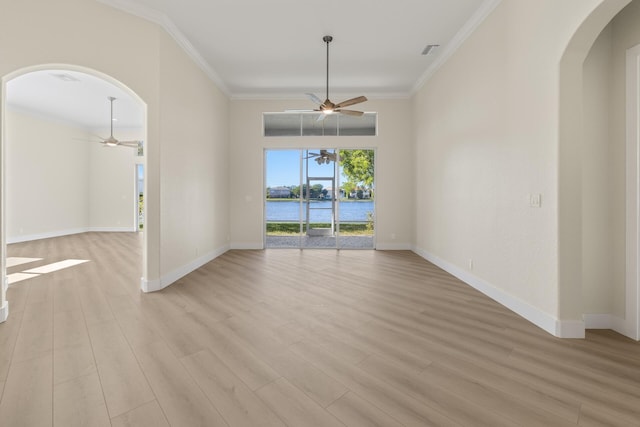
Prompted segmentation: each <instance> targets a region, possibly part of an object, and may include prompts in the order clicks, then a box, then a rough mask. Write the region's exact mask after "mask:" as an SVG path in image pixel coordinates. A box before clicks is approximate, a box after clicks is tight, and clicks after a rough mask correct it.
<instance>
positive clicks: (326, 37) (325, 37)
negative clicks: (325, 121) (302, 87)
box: [322, 36, 333, 99]
mask: <svg viewBox="0 0 640 427" xmlns="http://www.w3.org/2000/svg"><path fill="white" fill-rule="evenodd" d="M322 40H323V41H324V42H325V43H326V44H327V97H326V98H325V99H329V43H331V41H332V40H333V37H331V36H324V37H323V38H322Z"/></svg>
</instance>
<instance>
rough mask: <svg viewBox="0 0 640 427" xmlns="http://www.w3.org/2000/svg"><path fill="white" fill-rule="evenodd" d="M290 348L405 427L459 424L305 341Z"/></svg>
mask: <svg viewBox="0 0 640 427" xmlns="http://www.w3.org/2000/svg"><path fill="white" fill-rule="evenodd" d="M291 348H292V351H294V352H295V353H296V354H299V355H300V356H301V357H304V358H305V359H307V360H309V361H310V362H312V363H313V364H314V365H316V366H317V367H318V368H320V369H321V370H323V371H324V372H325V373H327V374H328V375H329V376H331V377H333V378H335V379H336V380H337V381H339V382H341V383H342V384H344V385H346V386H347V387H348V388H349V389H350V390H351V391H353V392H355V393H356V394H358V395H360V396H362V397H363V398H364V399H366V400H368V401H369V402H371V403H373V404H374V405H375V406H377V407H378V408H380V409H381V410H383V411H384V412H386V413H387V414H389V415H390V416H391V417H393V418H395V419H397V420H398V421H400V422H401V423H402V424H404V425H405V426H416V427H417V426H425V425H428V426H431V425H433V426H452V425H459V424H458V423H457V422H455V421H454V420H453V419H451V418H449V417H447V416H446V415H444V412H441V409H439V408H436V406H438V405H437V403H435V402H429V401H428V399H424V398H423V396H419V397H418V398H417V399H416V398H414V397H412V396H410V395H408V394H406V393H402V392H401V391H399V390H397V389H396V388H391V387H389V385H388V384H389V381H388V379H387V378H382V379H380V378H379V377H378V376H373V375H369V374H368V373H366V372H365V371H363V370H361V369H360V368H358V367H353V366H349V365H346V364H345V363H344V362H341V361H340V360H338V359H336V358H334V357H332V356H331V355H330V354H329V353H327V352H326V351H324V350H323V349H321V348H320V347H317V346H314V345H312V344H309V343H307V342H304V341H303V342H300V343H298V344H294V345H292V346H291ZM431 404H433V406H431ZM453 415H456V414H453ZM485 425H488V424H485ZM493 425H494V426H495V425H505V424H493Z"/></svg>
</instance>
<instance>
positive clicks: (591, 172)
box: [582, 0, 640, 327]
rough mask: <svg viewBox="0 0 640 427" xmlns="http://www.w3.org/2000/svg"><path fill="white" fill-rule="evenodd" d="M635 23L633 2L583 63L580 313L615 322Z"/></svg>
mask: <svg viewBox="0 0 640 427" xmlns="http://www.w3.org/2000/svg"><path fill="white" fill-rule="evenodd" d="M638 22H640V1H638V0H635V1H633V2H631V3H630V4H629V5H628V6H627V7H626V8H624V9H623V10H622V11H621V12H620V13H619V14H618V15H617V16H616V17H615V18H614V19H613V20H612V21H611V23H610V24H609V25H608V26H607V27H606V28H605V30H603V32H602V33H601V34H600V36H599V37H598V39H597V40H596V42H595V44H594V45H593V47H592V49H591V51H590V52H589V55H588V56H587V58H586V60H585V63H584V82H583V88H584V89H583V93H584V107H585V108H584V147H583V165H582V168H583V169H582V189H583V190H582V201H583V206H582V221H583V225H582V228H583V237H582V244H583V260H582V268H583V273H582V283H583V304H584V308H583V310H584V311H583V312H584V313H585V314H587V315H594V314H596V315H602V314H604V315H610V316H614V317H615V318H619V319H624V318H625V296H626V289H625V240H626V232H625V211H626V195H625V183H626V174H625V165H626V158H625V150H626V136H625V131H626V123H625V109H626V88H625V67H626V50H627V49H629V48H631V47H633V46H635V45H638V44H640V25H638ZM588 326H589V325H588ZM593 326H595V327H602V326H604V327H608V326H610V325H609V324H606V323H605V324H601V325H599V324H598V323H594V324H593Z"/></svg>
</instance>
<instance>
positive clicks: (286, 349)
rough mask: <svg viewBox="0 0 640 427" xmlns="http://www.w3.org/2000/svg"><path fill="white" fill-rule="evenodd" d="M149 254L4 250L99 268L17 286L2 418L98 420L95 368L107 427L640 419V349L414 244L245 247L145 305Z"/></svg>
mask: <svg viewBox="0 0 640 427" xmlns="http://www.w3.org/2000/svg"><path fill="white" fill-rule="evenodd" d="M141 243H142V236H141V234H138V233H81V234H78V235H73V236H63V237H60V238H52V239H43V240H37V241H32V242H24V243H18V244H12V245H9V246H8V255H9V256H15V257H27V258H41V260H40V261H38V262H37V263H31V264H29V265H28V267H29V268H32V267H37V266H43V265H47V264H51V263H54V262H57V261H62V260H65V259H88V260H90V262H86V263H83V264H80V265H77V266H74V267H70V268H65V269H63V270H60V271H57V272H54V273H46V274H41V275H39V276H37V277H35V278H32V279H29V280H24V281H21V282H16V283H15V284H12V285H10V286H9V290H8V292H7V296H8V300H9V304H10V317H9V320H8V321H7V322H4V323H2V324H0V389H2V388H3V386H2V384H3V383H4V389H3V390H2V391H1V392H0V423H2V425H4V424H6V423H5V421H6V420H9V421H10V422H11V424H9V425H11V426H12V427H13V425H17V426H20V425H36V426H37V425H40V424H42V425H48V426H50V425H52V423H53V422H54V419H53V415H54V414H58V415H60V414H62V412H60V411H54V402H57V401H63V400H64V399H63V400H60V399H62V396H65V395H66V396H67V398H66V399H67V400H69V399H71V400H73V396H74V393H80V392H81V391H83V390H84V392H83V394H86V395H84V396H79V397H78V398H77V399H75V400H76V403H77V406H78V407H77V408H75V409H74V411H77V414H79V415H77V416H76V418H77V419H83V418H82V417H86V416H89V414H92V413H100V407H101V406H100V404H99V399H97V398H96V399H93V398H92V396H97V391H98V388H97V387H98V386H97V383H96V381H95V378H96V374H97V377H98V378H99V380H100V381H99V383H98V384H99V390H100V392H101V393H102V395H103V396H104V397H103V400H104V403H105V404H106V408H107V411H108V414H109V416H110V417H111V423H112V425H113V426H123V425H125V426H126V425H154V426H155V425H160V426H162V425H198V424H203V425H207V424H209V425H216V424H219V425H242V424H245V425H247V424H249V425H252V424H253V425H260V422H262V421H264V423H265V424H267V425H269V424H273V425H280V423H279V421H282V422H283V423H285V424H286V423H287V421H288V422H289V423H292V422H293V423H300V424H297V425H305V424H306V425H308V424H311V421H310V420H313V421H314V422H317V423H324V422H326V423H329V424H335V423H339V424H338V425H340V424H345V425H356V426H358V425H377V424H380V425H392V426H395V425H397V424H400V425H403V426H405V427H407V426H428V425H437V426H441V425H474V426H475V425H492V426H496V425H497V426H499V425H527V426H528V425H540V424H546V425H554V426H555V425H565V424H567V425H575V424H576V423H577V424H580V425H587V426H592V425H613V426H616V425H620V426H626V425H638V423H637V420H638V419H640V409H639V408H640V385H639V384H640V343H638V342H636V341H632V340H629V339H627V338H624V337H621V336H620V335H618V334H616V333H614V332H612V331H605V330H601V331H587V334H586V338H585V339H584V340H561V339H558V338H555V337H552V336H550V335H548V334H547V333H546V332H544V331H542V330H541V329H539V328H537V327H535V326H533V325H531V324H530V323H528V322H527V321H526V320H524V319H523V318H521V317H519V316H517V315H516V314H515V313H513V312H511V311H509V310H507V309H505V308H504V307H502V306H501V305H500V304H498V303H496V302H495V301H493V300H490V299H488V298H487V297H485V296H484V295H482V294H481V293H480V292H478V291H477V290H475V289H473V288H471V287H469V286H467V285H466V284H464V283H462V282H461V281H460V280H459V279H456V278H454V277H452V276H450V275H449V274H448V273H446V272H445V271H443V270H441V269H439V268H437V267H435V266H434V265H432V264H430V263H428V262H426V261H425V260H424V259H422V258H421V257H419V256H418V255H416V254H415V253H412V252H410V251H311V250H304V251H300V250H288V249H283V250H266V251H261V250H255V251H235V250H233V251H228V252H227V253H225V254H223V255H221V256H220V257H218V258H216V259H215V260H213V261H212V262H209V263H207V264H205V265H204V266H202V267H201V268H199V269H198V270H196V271H194V272H192V273H191V274H188V275H187V276H185V277H183V278H181V279H180V280H179V281H178V282H176V283H174V284H173V285H171V286H169V287H167V288H165V289H164V290H162V291H160V292H155V293H151V294H144V293H141V292H140V290H139V283H140V277H141V275H142V268H141V263H140V259H139V258H136V257H139V256H140V254H141V253H142V250H141ZM123 253H126V254H127V256H126V257H123V256H122V254H123ZM24 269H26V267H25V268H22V269H21V268H20V267H19V266H16V267H12V268H11V269H10V271H9V272H10V273H20V272H22V271H23V270H24ZM83 381H84V382H85V383H83ZM72 385H74V386H73V387H72ZM64 387H67V389H66V391H64V393H63V392H62V390H65V388H64ZM257 390H259V391H258V392H257ZM265 393H266V394H265ZM56 399H58V400H56ZM56 405H58V404H56ZM58 407H61V406H58ZM216 407H218V409H220V412H218V411H217V409H216ZM102 408H103V409H102V411H104V407H102ZM245 409H246V410H247V411H248V412H244V410H245ZM96 411H97V412H96ZM259 414H263V416H261V415H259ZM274 414H275V415H274ZM4 416H7V417H8V418H6V419H5V418H2V417H4ZM68 416H71V415H70V413H69V415H68ZM316 418H317V420H316ZM100 419H102V420H103V419H104V417H102V418H100ZM63 422H65V423H66V421H58V422H57V423H58V424H60V423H63ZM70 422H71V423H72V422H73V421H70ZM99 422H101V421H100V420H98V421H96V422H95V423H99ZM297 425H296V426H297Z"/></svg>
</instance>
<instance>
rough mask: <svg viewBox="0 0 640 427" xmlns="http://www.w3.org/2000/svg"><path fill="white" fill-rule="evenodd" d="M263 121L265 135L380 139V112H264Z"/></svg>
mask: <svg viewBox="0 0 640 427" xmlns="http://www.w3.org/2000/svg"><path fill="white" fill-rule="evenodd" d="M321 116H324V117H323V118H322V119H321V120H318V119H319V118H320V117H321ZM262 119H263V123H264V136H376V135H377V128H378V126H377V125H378V114H377V113H364V114H363V115H362V116H359V117H357V116H348V115H345V114H329V115H326V116H325V115H324V114H323V113H316V112H313V113H287V112H284V113H263V116H262Z"/></svg>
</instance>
